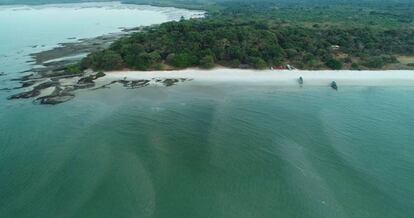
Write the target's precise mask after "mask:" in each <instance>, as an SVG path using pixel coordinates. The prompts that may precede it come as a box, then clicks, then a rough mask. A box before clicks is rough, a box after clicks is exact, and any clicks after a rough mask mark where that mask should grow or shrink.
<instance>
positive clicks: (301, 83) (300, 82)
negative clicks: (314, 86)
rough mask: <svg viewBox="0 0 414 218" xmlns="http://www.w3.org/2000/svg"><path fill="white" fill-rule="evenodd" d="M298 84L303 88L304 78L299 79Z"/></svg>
mask: <svg viewBox="0 0 414 218" xmlns="http://www.w3.org/2000/svg"><path fill="white" fill-rule="evenodd" d="M298 83H299V85H300V86H302V85H303V78H302V77H299V79H298Z"/></svg>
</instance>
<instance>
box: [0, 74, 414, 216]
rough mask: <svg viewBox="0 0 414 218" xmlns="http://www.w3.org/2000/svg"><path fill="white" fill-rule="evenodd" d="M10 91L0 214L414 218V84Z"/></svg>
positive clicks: (4, 110) (1, 108) (1, 145)
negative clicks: (24, 94)
mask: <svg viewBox="0 0 414 218" xmlns="http://www.w3.org/2000/svg"><path fill="white" fill-rule="evenodd" d="M16 68H18V67H16ZM7 73H8V75H7V77H8V76H11V74H12V73H9V71H7ZM1 79H2V78H1V77H0V80H1ZM9 83H11V82H7V84H6V83H5V84H6V85H9ZM5 84H3V86H1V87H4V86H5ZM10 85H13V84H12V83H11V84H10ZM8 94H10V93H7V92H4V91H0V95H1V96H0V97H1V99H0V184H1V186H0V214H1V217H180V218H181V217H249V218H250V217H413V216H414V208H413V205H414V185H413V184H414V143H413V141H414V134H413V129H414V114H413V112H414V100H413V99H412V96H414V88H413V87H341V89H340V91H339V92H334V91H331V90H330V89H327V88H325V87H320V88H318V87H312V88H308V87H304V88H302V89H300V88H288V87H286V88H277V87H272V86H261V87H259V86H253V85H246V84H236V83H234V84H226V83H224V84H216V85H211V84H205V85H203V84H199V83H191V82H189V83H183V84H180V85H177V86H173V87H168V88H166V87H147V88H143V89H134V90H127V89H124V88H121V87H117V86H115V87H113V88H111V89H102V90H97V91H81V92H79V93H77V97H76V98H75V99H74V100H72V101H70V102H67V103H65V104H61V105H57V106H40V105H35V104H32V103H31V100H22V101H7V100H5V99H4V98H5V97H6V96H7V95H8Z"/></svg>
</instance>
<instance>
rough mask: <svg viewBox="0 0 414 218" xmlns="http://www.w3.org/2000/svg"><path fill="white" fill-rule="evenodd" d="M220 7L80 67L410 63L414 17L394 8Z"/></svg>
mask: <svg viewBox="0 0 414 218" xmlns="http://www.w3.org/2000/svg"><path fill="white" fill-rule="evenodd" d="M184 1H185V0H184ZM199 1H200V2H204V1H203V0H199ZM160 2H164V1H160ZM167 2H174V1H167ZM196 2H197V1H196ZM327 2H329V1H327ZM351 2H352V1H351ZM361 2H364V1H361ZM365 2H369V1H365ZM193 3H194V2H193ZM219 5H220V8H221V9H218V10H215V9H212V10H211V11H208V12H209V13H208V15H207V17H206V18H205V19H190V20H184V19H183V20H181V21H177V22H168V23H164V24H161V25H159V26H153V27H150V28H147V29H146V30H144V31H142V32H138V33H133V34H131V35H130V36H128V37H125V38H122V39H120V40H118V41H117V42H115V43H114V44H113V45H112V46H111V47H110V48H108V49H106V50H103V51H100V52H96V53H93V54H91V55H89V56H88V57H87V58H85V59H84V60H83V61H82V63H81V65H80V67H81V68H82V69H86V68H92V69H95V70H120V69H136V70H161V69H164V70H168V69H182V68H188V67H201V68H213V67H215V66H218V65H219V66H225V67H231V68H255V69H265V68H269V67H278V68H279V67H284V66H286V65H288V64H289V65H292V66H294V67H296V68H299V69H381V68H384V67H385V66H387V65H396V66H398V67H409V65H404V66H403V65H402V64H398V62H399V61H398V57H399V56H414V28H413V17H412V16H413V15H411V14H410V13H409V12H408V11H407V10H406V9H407V8H406V7H402V8H400V7H399V4H394V5H393V7H391V6H390V8H389V9H387V10H384V9H379V8H378V7H374V6H372V7H371V8H370V7H366V6H364V7H362V6H352V5H350V6H342V5H341V6H339V5H336V6H335V5H328V6H324V7H321V6H320V5H318V6H317V7H312V8H310V7H306V8H304V7H302V6H301V7H295V6H286V7H282V8H279V7H273V6H274V2H269V1H267V2H260V1H251V2H235V1H223V2H221V3H220V4H219ZM224 5H225V6H224ZM202 6H204V5H202ZM200 7H201V6H200ZM207 8H208V7H207ZM215 8H217V7H215Z"/></svg>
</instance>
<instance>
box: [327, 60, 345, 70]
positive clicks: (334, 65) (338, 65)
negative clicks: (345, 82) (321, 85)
mask: <svg viewBox="0 0 414 218" xmlns="http://www.w3.org/2000/svg"><path fill="white" fill-rule="evenodd" d="M325 64H326V66H327V67H329V68H331V69H332V70H340V69H342V62H341V61H339V60H336V59H330V60H328V61H327V62H326V63H325Z"/></svg>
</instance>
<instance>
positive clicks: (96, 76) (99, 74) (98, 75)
mask: <svg viewBox="0 0 414 218" xmlns="http://www.w3.org/2000/svg"><path fill="white" fill-rule="evenodd" d="M104 76H106V74H105V73H104V72H102V71H98V73H96V75H95V78H96V79H97V78H100V77H104Z"/></svg>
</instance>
